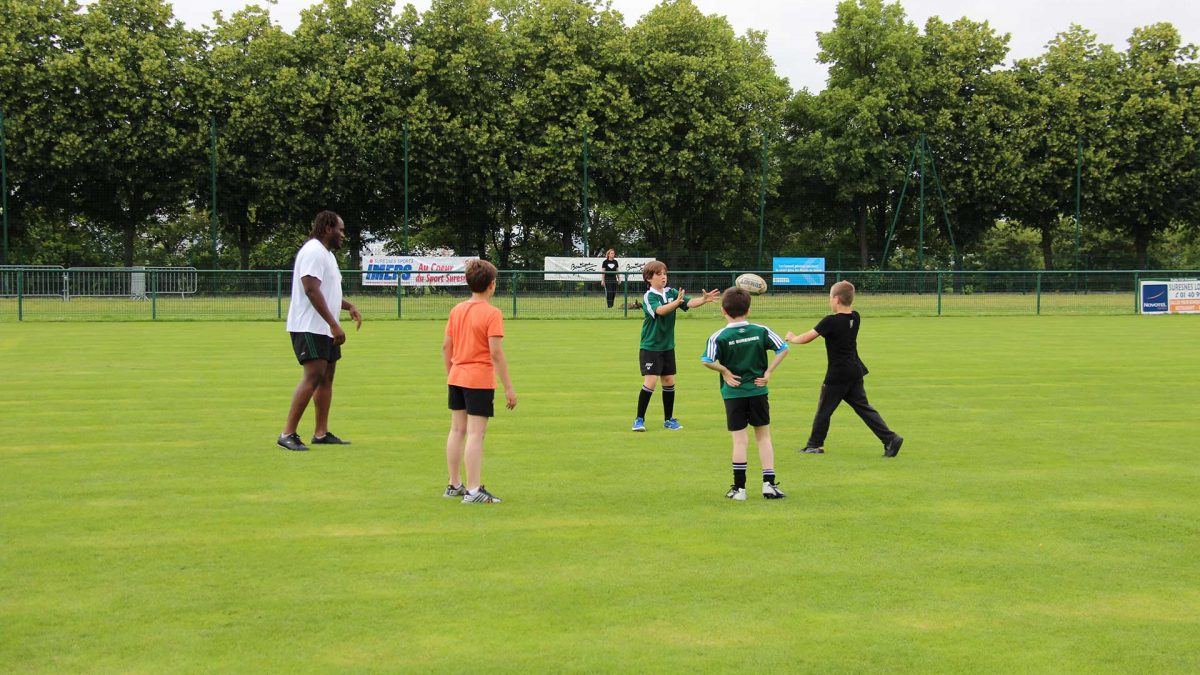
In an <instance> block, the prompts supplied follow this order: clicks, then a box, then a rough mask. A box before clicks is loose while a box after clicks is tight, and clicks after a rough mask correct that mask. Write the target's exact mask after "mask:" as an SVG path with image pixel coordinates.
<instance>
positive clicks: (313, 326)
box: [276, 211, 362, 450]
mask: <svg viewBox="0 0 1200 675" xmlns="http://www.w3.org/2000/svg"><path fill="white" fill-rule="evenodd" d="M309 236H310V237H311V239H309V240H308V241H307V242H305V243H304V246H301V247H300V252H299V253H297V254H296V265H295V267H294V268H293V269H292V301H291V304H289V305H288V317H287V330H288V333H289V334H291V337H292V349H293V350H294V351H295V352H296V360H297V361H299V362H300V365H301V366H303V367H304V377H303V378H301V380H300V384H298V385H296V392H295V393H294V394H292V406H291V408H289V409H288V415H287V422H285V423H284V427H283V433H282V434H280V435H279V440H278V441H276V444H277V445H279V447H281V448H284V449H285V450H308V446H306V445H304V442H303V441H301V440H300V436H299V435H297V434H296V427H297V426H298V425H299V424H300V417H301V416H303V415H304V409H305V408H307V407H308V402H309V400H310V399H311V400H312V402H313V407H315V408H316V410H317V425H316V428H315V429H314V430H313V438H312V442H313V444H316V445H321V444H328V445H349V444H350V442H349V441H344V440H342V439H340V438H338V437H337V436H334V435H333V434H331V433H329V404H330V403H331V402H332V401H333V374H334V372H335V371H336V370H337V361H338V359H340V358H342V343H343V342H345V341H346V331H344V330H342V326H341V324H339V323H338V314H339V313H340V311H341V310H343V309H344V310H346V311H347V312H350V318H352V319H354V321H355V322H356V326H355V330H358V329H359V328H362V314H359V312H358V308H357V307H355V306H354V305H353V303H351V302H349V301H347V300H344V299H342V273H341V271H340V270H338V264H337V258H334V257H333V251H336V250H337V249H339V248H341V246H342V242H343V241H345V239H346V224H345V223H343V222H342V219H341V217H340V216H338V214H336V213H334V212H333V211H322V212H320V213H318V214H317V217H316V218H314V219H313V226H312V232H311V233H310V235H309Z"/></svg>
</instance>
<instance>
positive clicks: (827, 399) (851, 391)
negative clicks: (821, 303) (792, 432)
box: [784, 281, 904, 457]
mask: <svg viewBox="0 0 1200 675" xmlns="http://www.w3.org/2000/svg"><path fill="white" fill-rule="evenodd" d="M852 304H854V284H852V283H850V282H849V281H839V282H837V283H836V284H834V285H833V286H832V287H831V288H830V289H829V306H830V308H832V309H833V314H830V315H829V316H827V317H825V318H824V319H821V321H820V323H818V324H817V325H816V327H815V328H813V329H812V330H810V331H808V332H807V333H805V334H803V335H796V334H795V333H792V332H791V331H788V333H787V335H786V336H785V337H784V339H785V340H787V341H788V342H789V343H791V344H797V345H802V344H807V343H809V342H812V341H813V340H815V339H817V338H818V337H823V338H825V354H826V356H828V358H829V366H828V367H827V368H826V370H825V383H824V384H822V385H821V400H820V402H819V403H818V404H817V415H816V417H814V418H813V426H812V434H810V435H809V437H808V444H807V445H806V446H805V447H804V450H803V451H802V452H807V453H812V454H821V453H823V452H825V448H824V447H822V446H823V445H824V443H825V436H826V435H828V433H829V418H830V417H832V416H833V411H834V410H836V409H837V407H838V404H840V403H841V402H842V401H845V402H846V403H849V404H850V407H851V408H853V409H854V412H856V413H858V416H859V417H861V418H862V421H863V422H866V424H867V426H868V427H870V429H871V431H872V432H874V434H875V436H876V437H878V438H879V440H880V442H882V443H883V456H884V457H895V456H896V453H898V452H900V446H901V445H902V444H903V443H904V438H902V437H901V436H900V435H899V434H897V433H896V432H894V431H892V430H891V429H889V428H888V425H887V423H886V422H884V421H883V417H882V416H881V415H880V414H879V412H878V411H877V410H875V408H873V407H871V404H870V403H867V390H866V388H865V387H864V386H863V377H864V376H866V374H867V366H866V364H864V363H863V362H862V359H860V358H858V329H859V327H860V326H861V325H862V317H861V316H859V314H858V312H856V311H854V310H853V309H851V308H850V305H852Z"/></svg>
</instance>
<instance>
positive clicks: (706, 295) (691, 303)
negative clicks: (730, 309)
mask: <svg viewBox="0 0 1200 675" xmlns="http://www.w3.org/2000/svg"><path fill="white" fill-rule="evenodd" d="M700 293H701V296H700V297H698V298H692V299H690V300H688V301H687V306H688V307H689V308H692V307H699V306H700V305H706V304H708V303H710V302H716V301H717V300H719V299H720V298H721V291H719V290H717V289H715V288H714V289H712V290H711V291H706V290H704V289H703V288H701V289H700ZM680 297H682V296H680Z"/></svg>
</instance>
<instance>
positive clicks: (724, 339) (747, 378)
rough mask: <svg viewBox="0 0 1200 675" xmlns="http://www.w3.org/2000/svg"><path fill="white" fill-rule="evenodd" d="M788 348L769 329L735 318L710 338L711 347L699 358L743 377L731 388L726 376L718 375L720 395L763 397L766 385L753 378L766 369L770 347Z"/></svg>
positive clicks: (775, 349) (777, 348) (760, 375)
mask: <svg viewBox="0 0 1200 675" xmlns="http://www.w3.org/2000/svg"><path fill="white" fill-rule="evenodd" d="M787 348H788V346H787V343H786V342H784V341H783V338H781V337H779V336H778V335H776V334H775V332H774V331H772V330H771V329H770V328H767V327H766V326H760V325H758V324H756V323H750V322H748V321H736V322H734V323H731V324H728V325H726V326H725V327H724V328H722V329H721V330H719V331H717V332H715V333H713V334H712V336H711V337H709V338H708V348H707V349H706V350H705V351H704V356H702V357H700V360H701V361H703V362H704V363H717V362H720V364H721V365H723V366H725V367H726V368H728V369H729V370H730V372H732V373H733V374H734V375H737V376H738V377H739V378H741V384H740V385H738V386H736V387H731V386H729V385H728V384H726V383H725V378H723V377H720V376H718V377H717V379H718V381H719V382H720V384H721V398H746V397H750V396H763V395H765V394H766V393H767V388H766V387H760V386H758V385H756V384H754V380H755V378H758V377H762V376H763V373H765V372H767V365H768V363H769V362H768V361H767V350H774V351H775V352H781V351H784V350H785V349H787Z"/></svg>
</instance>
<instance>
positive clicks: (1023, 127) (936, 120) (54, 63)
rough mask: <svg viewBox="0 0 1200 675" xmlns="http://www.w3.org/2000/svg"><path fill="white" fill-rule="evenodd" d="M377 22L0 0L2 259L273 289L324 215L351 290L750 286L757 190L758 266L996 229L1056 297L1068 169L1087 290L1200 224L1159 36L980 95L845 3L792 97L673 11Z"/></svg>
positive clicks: (695, 11)
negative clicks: (446, 254)
mask: <svg viewBox="0 0 1200 675" xmlns="http://www.w3.org/2000/svg"><path fill="white" fill-rule="evenodd" d="M396 12H397V10H396V9H395V6H394V4H393V3H391V2H390V1H389V0H363V1H354V2H351V1H350V0H320V1H318V2H316V4H314V5H313V6H311V7H309V8H308V9H307V10H305V11H304V13H303V16H302V20H301V23H300V25H299V27H298V28H297V29H296V30H295V31H294V32H292V33H290V34H289V33H287V32H285V31H283V30H282V29H281V28H280V27H279V26H278V25H277V24H275V23H274V22H273V21H272V20H271V18H270V14H269V10H268V9H264V8H261V7H258V6H248V7H246V8H244V9H242V10H239V11H236V12H234V13H233V14H231V15H229V16H228V17H227V16H225V15H222V14H218V15H216V16H215V17H214V21H213V24H212V25H211V26H208V27H205V28H204V29H203V30H201V31H191V30H187V29H186V28H184V27H183V26H182V25H181V24H180V23H179V22H178V21H177V20H176V19H175V18H174V17H173V15H172V12H171V7H170V5H169V4H167V3H166V2H165V0H99V1H98V2H92V3H88V4H87V5H85V6H82V7H81V6H80V5H78V4H76V2H74V1H73V0H0V101H2V105H3V106H4V108H5V115H6V119H7V124H6V131H7V154H8V165H9V175H8V179H9V184H10V186H11V189H10V195H9V196H10V199H9V205H10V212H9V214H7V215H8V216H9V220H10V225H11V228H12V232H11V234H12V248H13V252H14V258H16V259H17V260H21V261H26V262H28V261H32V260H35V259H36V260H43V261H44V260H52V259H55V258H56V257H59V258H60V259H62V260H74V259H77V258H80V257H82V258H87V259H91V258H92V257H93V256H95V255H109V254H110V249H109V248H108V244H107V243H105V244H104V245H103V246H99V245H96V246H93V245H92V243H89V242H87V241H85V239H86V238H88V237H92V238H96V237H99V238H98V239H97V241H101V240H102V241H104V242H109V241H111V240H112V239H113V238H114V237H115V238H116V240H118V241H119V243H120V246H119V254H116V255H115V257H114V258H112V259H109V260H100V261H99V262H114V261H116V260H120V261H121V262H122V263H124V264H131V263H134V262H138V263H145V262H151V261H153V260H157V259H159V258H163V257H164V256H165V257H167V258H170V257H176V258H179V259H186V260H188V261H191V262H192V263H194V264H200V265H201V266H210V265H218V264H219V265H222V266H225V265H236V266H238V267H242V268H246V267H254V266H256V265H260V264H264V263H265V262H266V261H282V263H283V264H286V262H287V261H289V260H290V259H291V256H292V255H294V251H291V250H286V249H284V248H276V247H282V246H285V245H286V246H290V243H286V244H285V242H292V241H294V240H297V239H300V238H302V237H303V234H304V233H305V232H306V231H307V229H308V224H309V222H310V221H311V218H312V215H313V213H314V212H316V211H317V210H320V209H323V208H332V209H335V210H337V211H339V212H340V213H342V215H343V216H344V218H345V220H346V225H347V231H348V235H349V241H348V244H347V249H346V253H348V264H351V265H353V264H357V258H358V254H359V252H360V250H361V249H362V246H363V245H364V244H365V243H368V242H371V241H379V242H382V243H383V244H384V246H385V247H386V248H387V249H389V250H392V251H398V250H401V249H404V248H407V249H408V250H410V251H415V250H418V249H419V250H446V249H449V250H454V251H456V252H458V253H463V254H482V255H487V256H489V257H492V258H493V259H495V260H496V261H497V262H499V263H500V265H501V266H502V267H529V266H537V265H538V264H539V262H540V259H541V258H542V257H543V256H545V255H555V254H574V253H577V252H580V251H583V250H587V251H589V252H590V251H597V250H602V249H604V248H606V247H608V246H616V247H618V248H620V249H621V253H622V255H625V254H633V253H637V254H642V255H655V256H660V257H663V258H665V259H667V260H668V261H669V262H671V263H677V264H692V262H691V261H707V262H709V263H711V262H712V261H718V262H720V263H723V264H727V265H731V266H745V265H759V264H765V262H764V263H759V261H758V260H757V249H758V247H759V242H760V234H759V225H760V219H759V207H760V202H759V200H760V195H762V194H764V193H765V195H766V197H767V200H766V205H765V228H764V229H763V232H762V235H761V245H762V247H763V249H764V252H765V253H766V254H767V255H768V256H769V255H770V254H771V253H780V254H799V255H804V254H819V253H821V252H828V251H845V250H847V249H850V248H852V247H853V248H857V251H858V256H857V257H858V264H857V266H858V267H863V268H869V267H877V266H878V265H879V264H880V254H881V252H882V250H883V248H884V245H885V241H886V239H887V237H888V232H889V228H890V226H891V225H892V223H893V222H894V223H896V224H897V225H896V231H895V239H894V241H893V242H892V245H893V246H894V247H898V249H899V250H900V257H899V258H897V259H896V260H894V261H890V263H889V264H904V265H910V264H911V265H920V264H922V261H924V264H925V266H926V267H929V266H930V265H937V266H943V265H954V264H956V261H955V249H956V248H957V249H958V251H959V252H965V253H966V254H967V257H968V258H972V259H974V260H981V259H989V260H990V259H995V260H997V261H998V264H1000V262H999V261H1003V260H1005V259H1006V258H1010V259H1015V260H1024V257H1023V254H1021V255H1017V253H1016V251H1015V250H1010V246H1012V245H1016V244H1017V240H1019V241H1020V242H1021V244H1020V245H1021V246H1024V245H1025V240H1026V239H1027V237H1026V235H1025V234H1024V233H1022V234H1021V235H1020V236H1016V235H1015V233H1014V232H1008V231H1005V232H996V231H994V228H993V224H994V223H996V222H997V221H1008V222H1013V223H1020V224H1021V225H1022V226H1024V227H1027V228H1030V229H1032V230H1033V231H1036V232H1038V233H1039V236H1040V241H1039V246H1040V255H1041V258H1042V260H1041V263H1040V264H1041V266H1043V267H1045V268H1046V269H1054V268H1055V267H1061V266H1064V263H1063V261H1064V260H1066V261H1069V263H1067V264H1073V263H1074V255H1075V245H1074V238H1073V234H1072V236H1070V237H1068V238H1067V239H1066V240H1064V239H1063V235H1062V234H1061V232H1060V230H1061V228H1062V225H1061V224H1062V222H1063V220H1064V219H1072V220H1073V218H1074V216H1075V211H1076V204H1077V192H1076V176H1077V174H1076V170H1077V161H1078V160H1079V158H1080V155H1081V158H1082V166H1083V169H1082V172H1081V181H1080V183H1079V185H1080V188H1081V190H1080V191H1079V194H1078V207H1079V211H1080V216H1081V219H1082V221H1083V223H1084V225H1085V227H1084V228H1083V229H1084V237H1083V239H1084V240H1083V241H1081V243H1080V246H1081V249H1082V256H1081V257H1082V259H1083V260H1084V261H1085V262H1087V261H1092V262H1094V263H1095V264H1098V265H1101V266H1109V265H1113V264H1117V263H1116V262H1114V261H1116V260H1123V261H1128V262H1123V263H1121V266H1124V267H1134V266H1148V265H1152V264H1153V261H1154V260H1167V259H1180V257H1179V256H1174V255H1172V254H1171V253H1170V251H1169V250H1168V249H1165V248H1164V247H1163V245H1162V243H1161V242H1160V240H1165V239H1166V238H1170V240H1171V241H1178V239H1177V237H1178V236H1179V235H1178V234H1177V232H1178V231H1182V232H1194V231H1196V228H1197V227H1200V196H1198V195H1200V139H1198V138H1197V131H1196V130H1197V129H1198V128H1200V93H1198V90H1200V87H1198V85H1200V62H1198V60H1197V59H1198V54H1197V49H1196V47H1195V46H1193V45H1190V44H1184V43H1183V42H1182V39H1181V36H1180V34H1179V32H1178V31H1177V30H1176V29H1175V28H1174V27H1172V26H1171V25H1169V24H1154V25H1150V26H1146V27H1142V28H1138V29H1137V30H1135V31H1134V32H1133V34H1132V36H1131V37H1130V40H1129V44H1128V46H1127V48H1126V49H1125V50H1124V51H1117V50H1115V49H1114V48H1113V47H1112V46H1110V45H1105V44H1101V43H1100V42H1099V41H1098V40H1097V39H1096V36H1095V35H1094V34H1092V33H1091V32H1089V31H1088V30H1086V29H1085V28H1084V27H1082V26H1071V27H1069V28H1068V29H1066V30H1064V31H1063V32H1061V33H1060V34H1058V35H1057V36H1056V37H1055V38H1054V39H1053V40H1052V41H1051V42H1050V43H1049V45H1048V46H1047V48H1046V50H1045V52H1044V53H1043V54H1041V55H1040V56H1037V57H1035V58H1030V59H1024V60H1021V61H1019V62H1017V63H1015V64H1013V65H1012V66H1009V67H1006V66H1005V65H1004V63H1005V60H1006V58H1007V56H1008V41H1009V36H1008V35H1004V34H998V33H996V31H995V30H994V29H993V28H992V27H991V26H990V25H989V24H988V23H987V22H986V21H977V20H973V19H971V18H968V17H961V18H957V19H953V20H950V19H943V18H941V17H936V16H935V17H931V18H930V19H929V20H928V21H927V22H926V23H925V25H924V26H923V27H922V28H918V27H917V26H916V25H914V24H913V23H912V22H911V21H910V20H909V19H908V17H907V16H906V14H905V11H904V8H903V6H902V5H901V4H900V3H899V2H893V3H887V2H885V1H884V0H844V1H842V2H840V3H839V4H838V5H837V12H836V16H835V19H834V22H833V24H832V25H831V26H830V28H829V30H827V31H824V32H821V33H819V34H818V35H817V43H818V46H819V48H820V52H819V55H818V58H819V60H820V61H821V62H823V63H826V64H828V66H829V79H828V84H827V87H826V88H825V89H824V90H823V91H821V92H819V93H813V92H809V91H799V92H791V91H790V90H789V88H788V86H787V83H786V81H784V80H783V79H781V78H780V77H779V76H778V75H777V74H776V72H775V67H774V64H773V63H772V62H771V60H770V58H769V57H768V56H767V53H766V39H767V36H766V34H765V33H762V32H758V31H754V30H751V31H748V32H747V33H745V34H744V35H737V34H735V33H734V31H733V29H732V28H731V26H730V24H729V22H728V21H727V20H726V19H725V18H724V17H722V16H720V15H706V14H704V13H703V12H702V11H701V10H700V9H699V8H698V7H697V6H696V5H695V4H694V3H693V2H692V1H691V0H667V1H665V2H662V3H661V4H659V5H657V6H656V7H654V8H653V9H652V10H651V11H649V12H648V13H647V14H645V16H643V17H641V18H640V19H639V20H637V21H636V22H634V23H632V25H630V24H627V23H626V19H625V18H624V17H622V16H620V15H619V14H618V13H616V12H615V11H613V10H612V9H611V7H610V6H609V5H607V4H606V3H604V2H603V1H602V0H436V1H435V2H433V3H432V4H431V5H430V7H429V9H428V10H426V11H424V12H421V13H419V12H417V10H416V9H415V8H413V7H411V6H406V7H405V8H404V9H403V10H401V11H400V12H399V13H398V14H397V13H396ZM214 121H215V123H216V126H217V131H218V133H217V143H216V145H217V148H216V153H215V154H216V158H217V169H216V172H215V173H216V184H217V185H216V187H217V190H216V191H217V193H218V197H217V199H216V205H215V211H216V215H217V220H218V221H219V233H218V236H217V239H218V240H219V244H220V251H219V252H218V257H217V259H216V260H212V258H211V255H210V254H209V253H208V249H209V246H210V245H211V243H212V242H211V238H212V237H211V235H210V233H209V224H208V219H206V218H205V217H203V215H204V212H207V213H208V214H209V215H210V216H211V214H212V213H213V211H214V204H213V203H212V194H211V193H212V186H211V181H212V178H213V175H212V171H211V168H210V160H211V155H212V154H213V153H212V152H211V149H210V124H211V123H213V122H214ZM922 135H923V136H924V137H925V138H926V139H927V141H928V147H929V149H930V152H931V153H932V156H931V158H930V159H931V160H932V161H931V162H930V163H929V164H928V165H927V166H925V167H924V171H923V173H924V178H925V181H924V182H925V188H926V190H925V193H926V194H925V201H924V216H925V228H924V231H923V234H918V232H920V230H919V229H918V227H916V226H915V225H916V223H917V222H918V220H919V218H920V215H919V214H920V212H921V206H922V204H921V200H920V198H919V194H918V193H919V189H918V185H919V180H918V179H919V177H920V176H919V175H920V174H921V173H922V167H921V164H920V163H919V162H917V163H914V164H913V165H912V166H910V158H912V157H913V148H914V146H915V145H916V144H917V142H918V139H919V138H921V137H922ZM406 136H407V138H408V144H407V146H408V155H409V162H408V164H407V167H406V165H405V161H404V157H405V145H406V144H405V137H406ZM585 137H586V155H587V167H588V185H587V187H586V188H585V187H584V185H583V174H584V170H583V167H584V155H585ZM764 141H765V143H766V145H767V146H768V151H767V152H766V153H765V154H766V158H765V160H764ZM934 163H936V167H937V175H936V178H937V180H934V178H935V176H934ZM764 165H765V180H764ZM406 170H407V171H406ZM406 175H407V189H406ZM906 180H907V181H908V182H909V183H910V190H909V192H908V193H907V196H906V200H905V202H904V204H903V205H902V206H901V205H900V203H899V202H900V190H901V186H902V185H904V184H905V181H906ZM939 185H940V187H941V190H940V191H939V189H938V188H939ZM585 189H586V199H585V194H584V191H585ZM943 200H944V201H943ZM585 201H586V206H587V213H586V219H585V214H584V202H585ZM406 207H407V208H406ZM897 209H900V210H899V211H897ZM406 214H407V215H406ZM947 220H949V221H950V223H951V231H952V232H953V235H954V239H955V241H954V242H953V245H952V242H951V241H950V237H949V236H947V234H946V221H947ZM585 222H586V225H585ZM585 227H586V229H585ZM97 228H98V229H97ZM189 228H191V229H189ZM1175 228H1179V229H1178V230H1176V229H1175ZM35 229H36V236H35V232H34V230H35ZM72 229H74V230H77V232H74V233H73V232H71V230H72ZM100 230H103V231H104V235H103V236H99V235H97V232H99V231H100ZM184 230H188V231H187V232H185V231H184ZM1014 237H1016V238H1015V239H1014ZM922 239H923V240H922ZM1064 241H1068V242H1069V243H1068V244H1067V245H1065V248H1064V244H1063V242H1064ZM1005 251H1007V252H1005ZM1013 256H1015V258H1013ZM1100 261H1107V262H1100ZM275 264H278V263H275ZM699 264H705V263H699Z"/></svg>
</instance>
